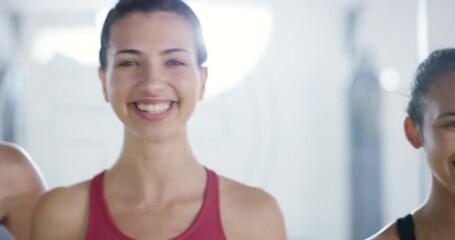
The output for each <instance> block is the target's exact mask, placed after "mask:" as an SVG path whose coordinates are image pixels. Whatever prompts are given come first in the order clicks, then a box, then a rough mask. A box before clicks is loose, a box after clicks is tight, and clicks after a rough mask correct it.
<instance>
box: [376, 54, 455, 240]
mask: <svg viewBox="0 0 455 240" xmlns="http://www.w3.org/2000/svg"><path fill="white" fill-rule="evenodd" d="M454 92H455V49H453V48H452V49H442V50H437V51H435V52H433V53H432V54H431V55H430V56H429V57H428V58H427V59H426V60H425V61H423V63H422V64H420V66H419V67H418V69H417V73H416V77H415V81H414V85H413V90H412V95H411V101H410V102H409V106H408V115H409V116H408V117H407V118H406V119H405V122H404V128H405V133H406V136H407V138H408V140H409V142H410V143H411V145H412V146H413V147H415V148H421V147H422V148H423V150H424V151H425V153H426V159H427V162H428V165H429V167H430V170H431V173H432V187H431V193H430V196H429V197H428V199H427V201H426V202H425V203H424V204H423V205H422V206H421V207H420V208H418V209H417V210H416V211H415V212H413V213H412V214H409V215H407V216H406V217H403V218H400V219H398V220H397V221H396V222H395V223H392V224H390V225H389V226H387V227H386V228H385V229H384V230H382V231H381V232H380V233H378V234H377V235H375V236H373V237H371V238H370V239H378V240H381V239H384V240H386V239H391V240H392V239H400V240H415V239H429V240H431V239H454V238H455V229H454V228H453V225H454V223H455V214H454V212H455V205H454V204H453V203H454V202H455V147H454V146H455V94H454Z"/></svg>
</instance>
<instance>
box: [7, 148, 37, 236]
mask: <svg viewBox="0 0 455 240" xmlns="http://www.w3.org/2000/svg"><path fill="white" fill-rule="evenodd" d="M31 161H32V160H31V159H30V157H29V155H28V154H27V153H26V152H25V151H24V150H23V149H21V148H19V147H18V146H16V145H11V144H8V145H5V144H1V145H0V189H1V191H0V195H1V196H0V199H1V202H0V205H1V207H0V208H1V212H2V213H1V214H2V218H1V223H2V224H3V225H4V226H5V227H6V229H7V230H8V231H9V232H10V233H11V234H12V235H13V236H14V237H15V239H18V240H23V239H24V240H25V239H29V233H30V222H31V216H32V211H33V207H34V205H35V203H36V201H37V200H38V198H39V197H40V196H41V195H42V194H43V192H44V184H43V182H42V180H41V177H40V175H39V173H38V172H37V170H36V169H35V167H34V166H33V164H32V162H31Z"/></svg>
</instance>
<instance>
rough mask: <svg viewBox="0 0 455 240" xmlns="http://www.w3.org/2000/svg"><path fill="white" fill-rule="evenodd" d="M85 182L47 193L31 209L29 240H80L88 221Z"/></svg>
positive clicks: (83, 237) (83, 235)
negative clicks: (32, 209)
mask: <svg viewBox="0 0 455 240" xmlns="http://www.w3.org/2000/svg"><path fill="white" fill-rule="evenodd" d="M87 191H88V189H87V184H86V183H81V184H78V185H74V186H72V187H68V188H57V189H54V190H52V191H49V192H48V193H46V194H45V195H44V196H43V197H42V198H41V199H40V200H39V201H38V203H37V204H36V207H35V209H34V211H33V219H32V228H31V238H30V239H31V240H54V239H55V240H57V239H66V240H83V239H85V232H86V225H87V221H88V194H87Z"/></svg>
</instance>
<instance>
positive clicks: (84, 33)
mask: <svg viewBox="0 0 455 240" xmlns="http://www.w3.org/2000/svg"><path fill="white" fill-rule="evenodd" d="M98 35H99V34H98V31H97V30H96V28H95V27H69V28H47V29H43V30H42V31H41V32H39V33H38V35H37V36H36V38H35V40H34V43H33V46H32V57H33V59H34V60H35V61H36V62H37V63H38V64H40V65H44V64H46V63H48V62H50V61H52V59H53V58H54V57H55V56H56V55H58V54H60V55H62V56H65V57H67V58H70V59H73V60H74V61H76V62H78V63H79V64H81V65H85V66H98V51H99V45H100V44H99V41H98V40H97V39H99V36H98Z"/></svg>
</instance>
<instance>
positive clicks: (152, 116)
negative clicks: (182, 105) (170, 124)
mask: <svg viewBox="0 0 455 240" xmlns="http://www.w3.org/2000/svg"><path fill="white" fill-rule="evenodd" d="M166 102H168V103H169V104H170V107H169V109H168V110H167V111H164V112H161V113H149V112H144V111H141V110H139V109H138V108H137V104H138V103H142V104H158V103H166ZM129 107H130V108H131V109H132V110H133V111H134V112H135V113H136V114H137V115H138V116H139V117H140V118H142V119H144V120H146V121H150V122H157V121H161V120H163V119H165V118H166V117H167V116H169V115H170V114H171V112H172V111H173V110H174V108H175V107H176V102H174V101H169V100H153V99H145V100H140V101H137V102H132V103H130V104H129Z"/></svg>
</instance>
